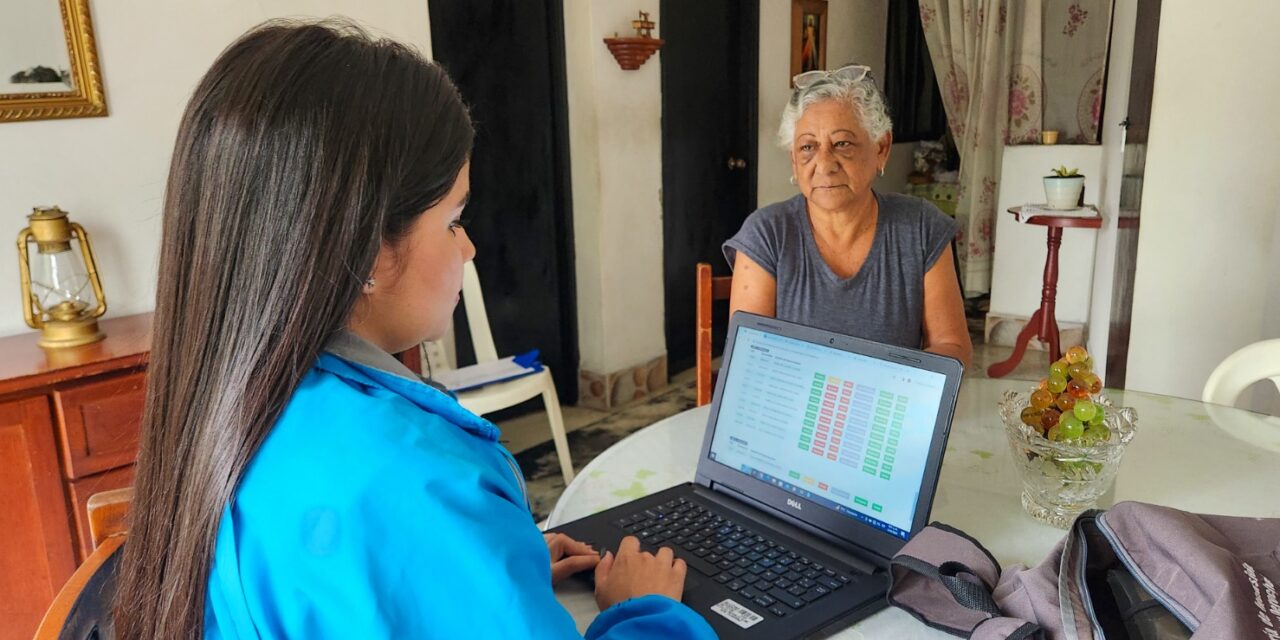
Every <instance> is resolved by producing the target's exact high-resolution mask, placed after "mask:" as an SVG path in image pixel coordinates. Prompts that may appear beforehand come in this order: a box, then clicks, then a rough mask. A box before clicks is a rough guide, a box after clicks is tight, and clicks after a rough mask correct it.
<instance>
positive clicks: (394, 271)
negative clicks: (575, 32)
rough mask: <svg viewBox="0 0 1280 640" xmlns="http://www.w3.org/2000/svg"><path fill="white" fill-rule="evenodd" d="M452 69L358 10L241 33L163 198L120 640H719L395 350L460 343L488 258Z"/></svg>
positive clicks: (182, 144) (647, 560)
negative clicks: (452, 331) (582, 592)
mask: <svg viewBox="0 0 1280 640" xmlns="http://www.w3.org/2000/svg"><path fill="white" fill-rule="evenodd" d="M473 135H474V134H473V130H472V126H471V121H470V118H469V116H468V114H467V111H466V108H465V107H464V105H463V103H462V100H461V99H460V97H459V96H458V93H457V90H456V89H455V88H454V86H453V84H452V83H451V82H450V81H449V79H448V77H447V76H446V75H445V73H444V72H443V71H442V70H441V69H440V68H439V67H438V66H436V65H435V64H432V63H431V62H428V61H426V60H424V59H423V58H422V57H420V56H419V55H418V54H416V53H414V52H413V51H412V50H410V49H408V48H406V47H404V46H402V45H399V44H396V43H394V42H391V41H387V40H377V39H373V38H370V37H369V36H368V35H366V34H364V33H363V32H361V31H360V30H359V29H358V28H356V27H354V26H352V25H350V24H347V23H334V22H327V23H319V24H298V23H281V22H275V23H269V24H267V25H264V26H262V27H259V28H257V29H255V30H253V31H251V32H249V33H248V34H247V35H245V36H243V37H242V38H240V39H239V40H238V41H236V42H235V43H233V44H232V45H231V46H230V47H229V48H228V49H227V50H226V51H224V52H223V53H222V55H221V56H220V57H219V58H218V59H217V61H216V62H214V64H213V67H212V68H211V69H210V70H209V72H208V73H207V74H206V75H205V77H204V79H203V80H201V82H200V83H199V85H198V86H197V88H196V90H195V93H194V95H193V97H192V98H191V102H190V104H189V105H188V107H187V110H186V113H185V115H184V116H183V119H182V124H181V127H180V129H179V132H178V138H177V143H176V145H175V149H174V155H173V163H172V166H171V168H170V173H169V182H168V185H167V191H166V197H165V203H164V229H163V249H162V252H161V259H160V279H159V285H158V289H157V294H156V312H155V317H154V323H155V324H154V342H153V345H152V350H151V362H150V369H149V373H148V378H147V379H148V387H147V406H146V411H145V415H144V418H143V436H142V439H143V442H142V448H141V453H140V455H139V459H138V467H137V483H136V493H135V498H134V502H133V507H132V516H131V518H132V519H131V522H130V532H129V540H128V543H127V544H126V545H125V557H124V563H123V566H122V569H121V576H120V581H121V582H120V586H119V592H118V596H117V601H118V605H117V616H116V623H117V633H118V635H119V636H120V637H122V638H127V639H134V638H190V637H196V636H204V637H206V638H285V637H298V638H301V637H306V638H317V637H346V638H352V637H359V638H366V637H368V638H375V637H378V638H380V637H404V638H409V637H414V638H418V637H441V638H462V637H485V638H489V637H493V638H523V637H569V636H576V635H577V632H576V630H575V627H574V623H573V620H572V619H571V618H570V616H569V614H568V613H567V612H565V610H564V609H563V608H561V607H560V606H559V605H558V603H557V602H556V600H555V596H554V593H553V591H552V581H553V579H557V578H560V577H563V576H564V575H568V574H570V573H574V572H576V571H582V570H587V569H591V568H594V569H595V572H596V584H597V587H596V599H597V601H598V602H599V604H600V606H601V609H602V613H601V614H600V616H599V617H598V618H597V619H596V621H595V622H594V623H593V625H592V626H591V628H590V629H588V634H587V635H588V636H589V637H608V638H626V637H655V636H665V637H713V635H714V634H713V633H712V631H711V629H710V627H708V626H707V625H706V623H705V621H703V620H702V619H701V618H699V617H698V616H697V614H695V613H693V612H692V611H691V610H689V609H688V608H686V607H684V606H683V605H681V604H680V603H679V602H678V600H679V598H680V595H681V591H682V588H683V581H684V572H685V567H684V565H683V563H682V562H681V561H678V560H673V559H672V556H671V554H670V551H669V550H664V551H662V552H660V553H658V554H657V555H651V554H646V553H640V552H639V550H638V548H637V546H636V544H635V543H634V540H632V541H629V542H628V543H627V544H625V545H624V547H623V549H621V550H619V552H618V555H617V556H613V555H606V557H605V558H604V559H603V560H601V559H599V558H598V556H596V554H595V552H594V551H592V550H591V549H590V548H588V547H587V546H586V545H583V544H581V543H578V542H575V541H573V540H569V539H567V538H564V537H562V536H559V537H557V536H552V537H545V538H544V536H543V535H542V534H541V533H540V532H539V531H538V530H537V527H536V526H535V525H534V523H533V520H532V517H531V515H530V513H529V510H528V504H527V500H526V497H525V495H524V486H523V481H522V479H521V475H520V472H519V469H518V468H517V467H516V464H515V460H514V459H513V458H512V457H511V455H510V453H508V452H507V451H506V450H505V449H504V448H503V447H502V446H501V445H499V444H498V442H497V435H498V431H497V429H496V427H494V426H493V425H492V424H491V423H489V422H487V421H486V420H484V419H482V418H479V417H477V416H475V415H472V414H470V413H468V412H467V411H466V410H465V409H463V408H462V407H461V406H459V405H458V404H457V402H456V401H455V400H454V399H453V398H452V397H451V396H450V395H448V394H447V393H444V392H442V391H440V390H438V389H436V388H434V387H432V386H430V385H428V384H426V383H424V382H423V381H422V380H421V379H420V378H418V377H417V376H416V375H414V374H413V373H412V372H411V371H409V370H408V369H407V368H405V367H403V365H401V364H400V363H399V362H398V361H397V360H395V358H393V357H392V356H391V355H390V354H392V353H396V352H398V351H401V350H404V349H407V348H411V347H413V346H415V345H417V344H418V343H419V342H421V341H423V340H429V339H434V338H437V337H439V336H441V335H442V334H443V333H444V332H445V330H446V329H447V327H448V323H449V320H450V318H451V317H452V315H453V310H454V307H455V306H456V304H457V301H458V292H459V290H460V288H461V273H462V265H463V264H464V263H465V262H466V261H467V260H470V259H471V258H472V257H473V256H474V254H475V247H473V246H472V245H471V241H470V240H469V239H468V238H467V235H466V232H465V231H464V230H463V229H462V228H461V226H460V224H459V221H458V219H459V216H460V215H461V212H462V209H463V207H464V206H465V205H466V200H467V196H468V193H469V188H470V187H469V185H470V180H469V157H470V153H471V144H472V139H473Z"/></svg>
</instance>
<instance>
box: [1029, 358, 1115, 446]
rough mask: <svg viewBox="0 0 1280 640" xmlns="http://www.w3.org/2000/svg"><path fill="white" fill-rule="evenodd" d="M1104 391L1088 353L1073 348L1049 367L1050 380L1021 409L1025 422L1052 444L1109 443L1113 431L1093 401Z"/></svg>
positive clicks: (1047, 379) (1046, 380)
mask: <svg viewBox="0 0 1280 640" xmlns="http://www.w3.org/2000/svg"><path fill="white" fill-rule="evenodd" d="M1101 391H1102V378H1099V377H1098V374H1096V373H1094V372H1093V358H1091V357H1089V352H1088V351H1086V350H1085V348H1084V347H1079V346H1076V347H1071V348H1070V349H1067V353H1066V355H1064V356H1063V357H1062V359H1061V360H1058V361H1057V362H1055V363H1053V364H1051V365H1049V377H1047V378H1044V379H1042V380H1040V385H1039V387H1038V388H1037V389H1036V390H1035V391H1034V392H1032V394H1031V404H1030V405H1028V406H1027V408H1026V409H1023V410H1022V422H1023V423H1025V424H1027V425H1028V426H1030V427H1032V428H1034V429H1035V430H1036V431H1038V432H1039V433H1040V435H1042V436H1044V437H1045V438H1048V439H1049V440H1051V441H1053V442H1058V441H1064V440H1065V441H1073V442H1080V443H1082V444H1090V443H1092V442H1096V441H1099V440H1110V439H1111V430H1110V429H1108V428H1107V425H1106V424H1105V423H1103V418H1104V417H1105V415H1106V411H1105V410H1104V409H1103V407H1102V404H1100V403H1097V402H1094V401H1093V396H1094V395H1095V394H1097V393H1099V392H1101Z"/></svg>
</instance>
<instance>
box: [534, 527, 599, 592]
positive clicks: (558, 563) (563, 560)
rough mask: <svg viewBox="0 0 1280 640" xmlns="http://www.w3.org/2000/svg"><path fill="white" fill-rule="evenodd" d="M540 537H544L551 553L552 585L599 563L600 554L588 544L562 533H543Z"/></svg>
mask: <svg viewBox="0 0 1280 640" xmlns="http://www.w3.org/2000/svg"><path fill="white" fill-rule="evenodd" d="M542 537H543V538H545V539H546V541H547V551H548V552H550V553H551V584H553V585H554V584H559V583H560V581H561V580H563V579H565V578H568V577H569V576H571V575H573V574H575V573H578V572H581V571H586V570H587V569H591V568H593V567H595V566H596V565H597V564H599V563H600V554H599V553H596V550H595V549H592V548H591V545H589V544H586V543H584V542H578V541H577V540H574V539H573V538H570V537H569V536H566V535H565V534H563V533H544V534H542Z"/></svg>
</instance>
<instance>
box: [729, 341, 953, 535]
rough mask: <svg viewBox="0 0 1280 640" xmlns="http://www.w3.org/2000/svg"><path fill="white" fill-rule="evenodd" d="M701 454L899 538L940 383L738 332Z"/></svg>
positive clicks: (898, 368)
mask: <svg viewBox="0 0 1280 640" xmlns="http://www.w3.org/2000/svg"><path fill="white" fill-rule="evenodd" d="M729 362H730V363H731V364H730V366H729V370H728V372H727V373H726V375H727V376H728V378H727V379H726V380H725V382H724V386H723V396H722V398H721V400H720V409H719V412H718V416H717V420H716V424H715V425H714V427H713V428H714V433H713V435H712V440H711V448H710V451H709V452H708V457H709V458H710V459H711V460H713V461H715V462H717V463H719V464H722V465H724V466H727V467H729V468H731V469H734V470H736V471H739V472H741V473H744V474H747V475H749V476H751V477H753V478H756V479H758V480H761V481H763V482H766V483H769V484H772V485H774V486H777V487H779V488H781V489H783V490H785V491H789V492H791V493H793V494H795V495H797V496H800V497H803V498H805V499H807V500H810V501H812V502H815V503H817V504H821V505H823V506H825V507H827V508H829V509H831V510H832V511H835V512H837V513H839V514H841V515H844V516H846V517H849V518H853V519H855V520H859V521H861V522H864V523H866V524H868V525H871V526H873V527H876V528H878V529H880V530H882V531H884V532H886V533H889V534H891V535H893V536H896V537H898V538H902V539H904V540H905V539H907V538H908V536H909V535H910V532H911V526H912V519H913V518H914V516H915V509H916V503H917V501H918V500H919V499H920V488H921V484H922V479H923V476H924V472H925V462H926V459H927V457H928V455H929V449H930V444H931V439H932V437H933V431H934V423H935V422H936V420H937V418H938V408H939V404H940V403H941V401H942V395H943V389H944V385H945V382H946V376H945V375H943V374H941V373H937V372H934V371H928V370H925V369H919V368H915V367H912V366H909V365H906V364H902V363H898V362H890V361H887V360H881V359H878V358H873V357H870V356H866V355H862V354H857V353H850V352H848V351H843V350H841V349H836V348H834V347H828V346H825V345H822V344H815V343H812V342H806V341H804V340H799V339H796V338H791V337H787V336H781V335H777V334H772V333H766V332H764V331H760V330H758V329H754V328H750V327H739V328H738V333H737V335H736V336H735V338H734V343H733V353H732V356H731V358H729Z"/></svg>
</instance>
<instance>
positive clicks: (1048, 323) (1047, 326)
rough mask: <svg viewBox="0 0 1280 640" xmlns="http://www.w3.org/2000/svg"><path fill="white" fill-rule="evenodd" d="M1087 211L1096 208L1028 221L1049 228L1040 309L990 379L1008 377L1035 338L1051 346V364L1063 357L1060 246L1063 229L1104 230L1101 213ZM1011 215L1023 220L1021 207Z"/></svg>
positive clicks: (991, 371) (989, 371)
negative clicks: (1057, 304) (1058, 308)
mask: <svg viewBox="0 0 1280 640" xmlns="http://www.w3.org/2000/svg"><path fill="white" fill-rule="evenodd" d="M1087 208H1089V209H1093V215H1091V216H1054V215H1033V216H1031V217H1029V218H1027V220H1026V224H1038V225H1042V226H1045V227H1048V228H1049V253H1048V255H1046V256H1045V259H1044V288H1043V289H1041V291H1040V308H1039V309H1036V312H1035V313H1033V314H1031V319H1030V320H1028V321H1027V326H1025V327H1023V328H1022V332H1021V333H1019V334H1018V339H1017V341H1015V342H1014V344H1013V355H1011V356H1009V359H1008V360H1005V361H1004V362H997V363H995V364H993V365H991V366H990V367H988V368H987V375H988V376H990V377H992V378H1003V377H1004V376H1007V375H1009V372H1010V371H1013V370H1014V368H1015V367H1017V366H1018V363H1019V362H1022V356H1023V355H1024V354H1025V353H1026V352H1027V343H1028V342H1030V341H1031V338H1032V337H1033V336H1034V337H1036V338H1039V339H1040V340H1042V341H1044V342H1048V343H1049V362H1054V361H1056V360H1057V359H1058V358H1061V357H1062V351H1061V350H1060V349H1059V348H1058V347H1059V345H1058V319H1057V318H1056V317H1055V316H1054V313H1053V308H1054V301H1055V299H1056V298H1057V296H1058V247H1060V246H1062V230H1063V229H1065V228H1067V227H1072V228H1076V229H1099V228H1101V227H1102V216H1099V215H1098V210H1097V209H1096V208H1094V207H1092V206H1090V207H1087ZM1009 213H1012V214H1013V217H1014V219H1015V220H1021V219H1022V207H1013V208H1012V209H1009Z"/></svg>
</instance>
